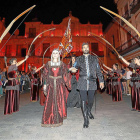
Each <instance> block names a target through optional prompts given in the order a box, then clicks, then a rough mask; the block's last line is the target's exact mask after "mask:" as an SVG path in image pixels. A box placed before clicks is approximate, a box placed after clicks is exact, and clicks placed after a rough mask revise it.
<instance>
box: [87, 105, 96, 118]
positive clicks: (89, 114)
mask: <svg viewBox="0 0 140 140" xmlns="http://www.w3.org/2000/svg"><path fill="white" fill-rule="evenodd" d="M92 106H93V103H89V104H88V113H87V114H88V116H89V118H90V119H94V116H93V115H92V113H91V109H92Z"/></svg>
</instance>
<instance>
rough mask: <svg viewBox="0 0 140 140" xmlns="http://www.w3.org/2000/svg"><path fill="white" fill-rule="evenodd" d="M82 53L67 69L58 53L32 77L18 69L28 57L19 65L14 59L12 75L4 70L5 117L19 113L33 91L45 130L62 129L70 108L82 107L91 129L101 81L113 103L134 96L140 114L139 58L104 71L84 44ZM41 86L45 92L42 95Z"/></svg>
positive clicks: (73, 58)
mask: <svg viewBox="0 0 140 140" xmlns="http://www.w3.org/2000/svg"><path fill="white" fill-rule="evenodd" d="M82 50H83V55H82V56H79V57H77V58H76V56H74V55H73V56H72V57H71V61H70V63H69V64H68V65H66V64H65V63H64V62H62V61H60V54H59V50H58V49H54V50H53V52H52V54H51V60H50V61H48V62H47V63H46V64H43V65H42V66H41V67H39V68H36V66H32V68H31V70H30V72H29V73H25V72H24V71H23V72H19V71H18V66H19V65H21V64H22V63H23V62H25V61H26V60H27V59H28V56H26V57H25V59H24V60H22V61H20V62H18V63H17V60H16V58H13V59H11V60H10V64H11V65H10V66H9V67H8V71H6V69H4V70H3V72H1V76H0V79H1V89H3V90H2V91H3V92H5V90H6V95H5V107H4V114H5V115H6V114H12V113H13V112H17V111H19V98H20V97H19V93H22V92H23V91H24V90H27V89H30V101H32V102H36V101H38V100H39V98H40V105H43V106H44V111H43V116H42V123H41V126H43V127H54V126H60V125H62V124H63V119H64V118H66V117H67V108H68V107H76V108H79V107H81V109H82V114H83V117H84V124H83V127H84V128H88V126H89V119H94V116H93V114H92V113H91V110H92V106H93V101H94V94H95V91H96V90H97V77H98V82H99V87H100V88H101V89H103V88H104V82H105V81H106V88H107V93H108V94H109V95H112V101H115V102H119V101H122V100H123V97H122V94H124V95H131V103H132V110H138V111H140V76H139V75H140V59H139V58H137V57H136V58H134V61H133V62H132V63H129V62H128V61H126V60H125V59H124V58H123V57H122V56H119V58H120V59H121V60H122V61H123V62H124V63H125V64H126V65H127V66H128V67H126V68H125V67H122V69H120V68H119V65H118V64H113V66H112V68H110V67H108V66H106V65H105V64H103V67H104V69H103V68H102V69H100V65H99V63H98V62H99V60H98V57H97V56H93V55H91V54H89V45H88V43H83V45H82ZM105 69H107V70H105ZM40 70H41V72H40V74H41V75H40V76H39V74H38V72H39V71H40ZM101 70H102V72H101ZM103 75H104V78H103ZM7 77H8V78H7ZM39 77H40V78H39ZM40 85H42V90H41V93H40V94H39V87H40ZM87 93H88V94H87ZM1 95H2V94H1ZM39 95H40V97H39Z"/></svg>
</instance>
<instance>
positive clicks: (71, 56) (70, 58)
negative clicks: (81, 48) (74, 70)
mask: <svg viewBox="0 0 140 140" xmlns="http://www.w3.org/2000/svg"><path fill="white" fill-rule="evenodd" d="M72 57H74V58H75V59H76V56H75V55H74V54H73V55H72V56H71V58H70V66H72Z"/></svg>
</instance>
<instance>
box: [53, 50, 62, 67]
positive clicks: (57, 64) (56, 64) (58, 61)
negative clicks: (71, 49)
mask: <svg viewBox="0 0 140 140" xmlns="http://www.w3.org/2000/svg"><path fill="white" fill-rule="evenodd" d="M54 51H57V52H58V53H59V50H58V49H54V50H53V51H52V54H51V66H60V53H59V57H58V60H57V63H54V62H53V52H54Z"/></svg>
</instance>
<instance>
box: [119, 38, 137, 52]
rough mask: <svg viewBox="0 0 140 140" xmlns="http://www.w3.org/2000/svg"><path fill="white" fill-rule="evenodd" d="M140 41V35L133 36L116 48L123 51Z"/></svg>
mask: <svg viewBox="0 0 140 140" xmlns="http://www.w3.org/2000/svg"><path fill="white" fill-rule="evenodd" d="M138 42H140V38H139V37H138V35H136V36H134V37H132V38H131V39H130V40H128V41H126V42H125V43H124V44H122V45H121V46H120V47H118V48H116V50H117V51H118V52H122V51H124V50H126V49H128V48H131V47H133V46H134V45H135V44H136V43H138Z"/></svg>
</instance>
